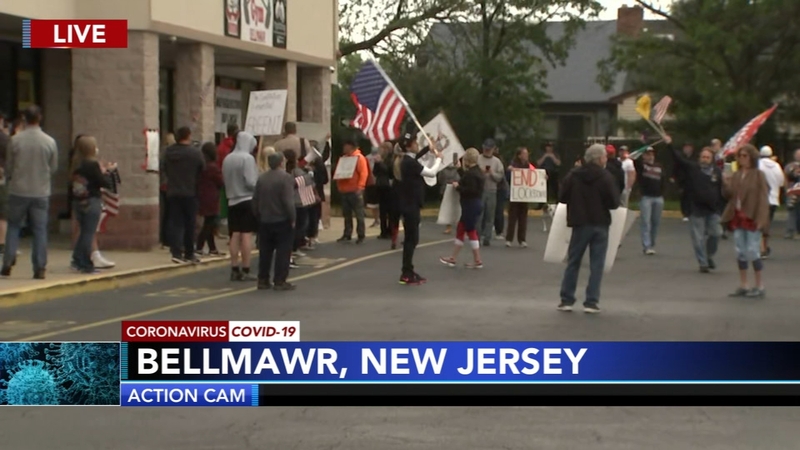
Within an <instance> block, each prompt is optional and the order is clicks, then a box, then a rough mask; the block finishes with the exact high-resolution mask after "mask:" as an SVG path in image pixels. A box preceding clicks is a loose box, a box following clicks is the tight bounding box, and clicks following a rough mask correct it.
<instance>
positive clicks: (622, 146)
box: [619, 145, 629, 152]
mask: <svg viewBox="0 0 800 450" xmlns="http://www.w3.org/2000/svg"><path fill="white" fill-rule="evenodd" d="M628 150H629V149H628V146H627V145H620V147H619V151H621V152H627V151H628Z"/></svg>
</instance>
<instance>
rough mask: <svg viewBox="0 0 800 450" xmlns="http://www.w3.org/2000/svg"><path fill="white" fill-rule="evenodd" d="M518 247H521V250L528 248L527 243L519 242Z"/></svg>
mask: <svg viewBox="0 0 800 450" xmlns="http://www.w3.org/2000/svg"><path fill="white" fill-rule="evenodd" d="M519 246H520V247H522V248H528V243H527V242H520V243H519Z"/></svg>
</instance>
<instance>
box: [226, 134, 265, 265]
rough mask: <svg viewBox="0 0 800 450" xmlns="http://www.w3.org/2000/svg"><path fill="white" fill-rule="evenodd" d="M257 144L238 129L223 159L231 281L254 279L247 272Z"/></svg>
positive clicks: (253, 227) (253, 229)
mask: <svg viewBox="0 0 800 450" xmlns="http://www.w3.org/2000/svg"><path fill="white" fill-rule="evenodd" d="M257 146H258V141H256V138H255V137H254V136H253V135H252V134H250V133H248V132H246V131H240V132H238V133H237V134H236V137H235V138H234V144H233V151H231V153H230V154H229V155H228V156H226V157H225V160H223V162H222V179H223V181H225V195H226V196H227V197H228V232H229V233H230V236H231V240H230V250H231V281H253V280H254V278H253V277H252V276H251V275H250V253H251V252H252V250H253V240H252V234H253V233H255V232H256V231H258V222H257V221H256V218H255V215H254V214H253V204H252V200H253V193H254V192H255V189H256V182H257V181H258V167H257V166H256V159H255V158H253V150H255V149H256V147H257ZM240 264H241V266H240Z"/></svg>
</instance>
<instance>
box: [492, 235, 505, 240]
mask: <svg viewBox="0 0 800 450" xmlns="http://www.w3.org/2000/svg"><path fill="white" fill-rule="evenodd" d="M494 238H495V240H497V241H502V240H504V239H505V238H506V237H505V236H503V235H502V234H496V235H494Z"/></svg>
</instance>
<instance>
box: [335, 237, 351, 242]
mask: <svg viewBox="0 0 800 450" xmlns="http://www.w3.org/2000/svg"><path fill="white" fill-rule="evenodd" d="M351 240H352V239H351V238H350V236H342V237H340V238H339V239H337V240H336V242H350V241H351Z"/></svg>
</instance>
